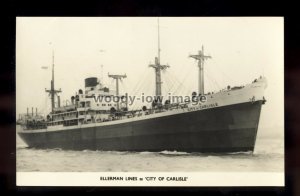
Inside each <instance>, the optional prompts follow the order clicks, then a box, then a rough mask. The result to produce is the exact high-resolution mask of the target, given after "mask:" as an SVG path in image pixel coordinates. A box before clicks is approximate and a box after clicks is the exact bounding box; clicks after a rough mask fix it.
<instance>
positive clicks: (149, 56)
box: [16, 17, 284, 132]
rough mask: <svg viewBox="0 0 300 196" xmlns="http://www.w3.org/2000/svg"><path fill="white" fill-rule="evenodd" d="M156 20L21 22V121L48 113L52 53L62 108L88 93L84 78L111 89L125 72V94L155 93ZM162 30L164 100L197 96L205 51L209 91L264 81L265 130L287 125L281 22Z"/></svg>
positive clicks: (200, 22) (211, 21)
mask: <svg viewBox="0 0 300 196" xmlns="http://www.w3.org/2000/svg"><path fill="white" fill-rule="evenodd" d="M157 21H158V18H157V17H134V18H131V17H122V18H119V17H88V18H77V17H72V18H68V17H63V18H59V17H58V18H56V17H17V19H16V25H17V26H16V106H17V108H16V110H17V111H16V112H17V117H18V114H19V113H26V108H27V107H29V108H31V107H34V108H36V107H37V108H38V111H39V112H42V113H47V112H48V111H49V109H50V104H51V101H50V97H49V96H48V94H47V93H45V88H47V89H49V88H50V80H51V66H52V52H53V51H54V64H55V87H56V88H57V89H59V88H61V90H62V93H61V94H60V96H61V103H62V104H65V103H66V101H65V100H70V97H71V96H72V95H74V94H75V92H77V91H78V89H84V79H85V78H87V77H98V78H100V79H101V81H102V82H103V83H104V84H106V85H107V86H108V87H110V88H114V86H115V82H114V81H113V79H111V78H108V77H107V75H108V73H110V74H125V73H126V75H127V78H125V79H124V80H123V81H122V83H121V84H120V91H121V93H125V92H128V93H129V94H134V95H141V93H142V92H143V93H145V94H154V92H155V87H154V70H153V68H149V64H150V63H154V58H155V56H157V53H158V52H157V51H158V49H157V48H158V41H157V40H158V36H157V35H158V28H157ZM159 24H160V48H161V64H168V65H169V66H170V68H168V69H167V70H165V71H163V72H162V78H163V84H162V90H163V94H166V93H167V92H172V93H174V94H181V95H190V93H191V92H193V91H196V90H197V85H198V79H197V78H198V67H197V62H196V61H195V60H194V59H191V58H188V56H189V55H190V54H196V53H198V50H200V49H201V47H202V45H203V46H204V50H205V53H206V54H207V55H210V56H212V59H209V60H207V61H206V62H205V65H204V70H205V71H204V77H205V91H206V92H208V91H217V90H220V89H222V88H225V87H226V86H227V85H231V86H240V85H245V84H247V83H251V82H252V81H253V80H254V79H255V78H258V77H259V76H261V75H263V76H265V77H266V78H267V80H268V87H267V89H266V91H265V98H266V99H267V103H266V104H265V105H263V107H262V114H261V121H260V126H261V127H265V128H274V127H278V126H283V124H284V119H283V114H284V89H283V88H284V36H283V32H284V29H283V28H284V19H283V18H282V17H235V18H234V17H225V18H221V17H209V18H205V17H160V18H159ZM42 67H47V69H45V68H44V69H43V68H42ZM132 107H140V106H139V105H138V106H132ZM30 111H31V109H30ZM277 132H283V131H282V130H281V129H280V130H279V129H278V130H277Z"/></svg>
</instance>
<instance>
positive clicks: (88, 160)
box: [16, 127, 284, 172]
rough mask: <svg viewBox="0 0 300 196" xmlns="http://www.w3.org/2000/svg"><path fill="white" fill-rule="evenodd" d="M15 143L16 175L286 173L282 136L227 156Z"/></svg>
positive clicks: (267, 138)
mask: <svg viewBox="0 0 300 196" xmlns="http://www.w3.org/2000/svg"><path fill="white" fill-rule="evenodd" d="M17 129H18V127H17ZM259 131H260V130H259ZM16 140H17V141H16V144H17V148H16V149H17V150H16V159H17V172H37V171H41V172H110V171H112V172H138V171H143V172H151V171H153V172H165V171H166V172H168V171H174V172H191V171H194V172H202V171H203V172H218V171H222V172H224V171H229V172H235V171H237V172H248V171H255V172H283V171H284V142H283V137H279V138H278V137H272V138H270V137H259V135H258V137H257V140H256V146H255V150H254V152H253V153H250V152H237V153H227V154H205V153H186V152H176V151H162V152H117V151H91V150H83V151H73V150H62V149H34V148H28V147H27V146H26V144H25V143H24V142H23V141H22V139H21V138H20V137H19V136H18V135H17V136H16Z"/></svg>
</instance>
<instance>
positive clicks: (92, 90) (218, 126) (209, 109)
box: [18, 44, 267, 153]
mask: <svg viewBox="0 0 300 196" xmlns="http://www.w3.org/2000/svg"><path fill="white" fill-rule="evenodd" d="M189 57H191V58H193V59H195V60H196V61H197V62H198V64H197V65H198V68H199V69H198V71H199V75H198V92H194V93H193V94H192V95H191V99H190V100H188V101H182V102H172V101H170V100H163V98H162V92H161V91H162V88H161V86H162V75H161V72H162V70H166V69H168V68H169V66H168V65H162V64H161V63H160V48H159V44H158V55H157V57H155V63H153V64H151V65H149V67H150V68H153V69H154V71H155V96H154V97H155V99H154V101H153V102H152V104H151V106H150V107H149V108H147V107H146V106H143V107H141V108H140V109H138V110H131V109H130V108H128V100H126V99H125V98H124V97H125V96H124V95H120V94H119V81H120V80H121V79H124V78H126V77H127V76H126V75H125V74H124V75H111V74H109V75H108V76H109V77H111V78H113V79H115V81H116V89H115V90H111V89H109V88H107V87H105V85H104V84H103V83H102V81H100V80H99V79H98V78H97V77H89V78H86V79H85V89H84V91H83V90H82V89H80V90H79V91H78V93H76V94H75V95H74V96H72V97H71V99H70V104H69V105H65V106H61V105H60V98H59V96H58V93H60V92H61V90H56V89H55V88H54V56H53V63H52V80H51V88H50V89H49V90H46V92H47V93H49V94H50V95H51V112H50V113H49V114H48V115H47V116H46V117H44V118H41V115H35V114H34V113H33V111H32V114H29V113H28V111H27V115H25V116H26V119H23V120H22V123H21V126H22V129H21V130H20V131H18V134H19V136H20V137H21V138H22V139H23V140H24V142H25V143H26V144H27V145H28V147H29V148H42V149H44V148H61V149H69V150H85V149H89V150H103V151H151V152H160V151H165V150H168V151H178V152H204V153H205V152H209V153H227V152H243V151H250V152H253V151H254V147H255V142H256V136H257V130H258V125H259V119H260V113H261V108H262V105H263V104H265V102H266V100H265V97H264V90H265V88H266V87H267V80H266V78H265V77H262V76H260V77H258V78H256V79H255V80H254V81H251V82H249V84H246V85H242V86H234V87H231V86H227V87H226V88H225V89H222V90H220V91H218V92H205V91H204V62H205V60H208V59H209V58H211V56H207V55H205V54H204V48H203V46H202V49H201V50H199V53H198V54H196V55H190V56H189ZM55 98H56V99H57V106H55ZM105 98H110V99H109V100H110V101H106V99H105ZM113 98H116V99H117V101H113V100H114V99H113ZM124 100H125V101H124ZM35 116H36V117H37V118H36V117H35Z"/></svg>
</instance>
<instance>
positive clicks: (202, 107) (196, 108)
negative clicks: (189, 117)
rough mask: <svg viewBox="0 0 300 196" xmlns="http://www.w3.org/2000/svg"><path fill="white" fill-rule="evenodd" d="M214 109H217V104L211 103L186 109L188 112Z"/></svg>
mask: <svg viewBox="0 0 300 196" xmlns="http://www.w3.org/2000/svg"><path fill="white" fill-rule="evenodd" d="M214 107H218V103H211V104H205V105H199V106H196V107H190V108H188V110H189V111H193V110H203V109H208V108H214Z"/></svg>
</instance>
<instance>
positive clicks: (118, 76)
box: [108, 73, 127, 110]
mask: <svg viewBox="0 0 300 196" xmlns="http://www.w3.org/2000/svg"><path fill="white" fill-rule="evenodd" d="M108 77H110V78H113V79H115V80H116V96H117V97H118V96H119V80H122V78H126V77H127V76H126V74H124V75H110V74H109V73H108ZM119 108H120V106H119V101H118V102H117V110H119Z"/></svg>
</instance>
